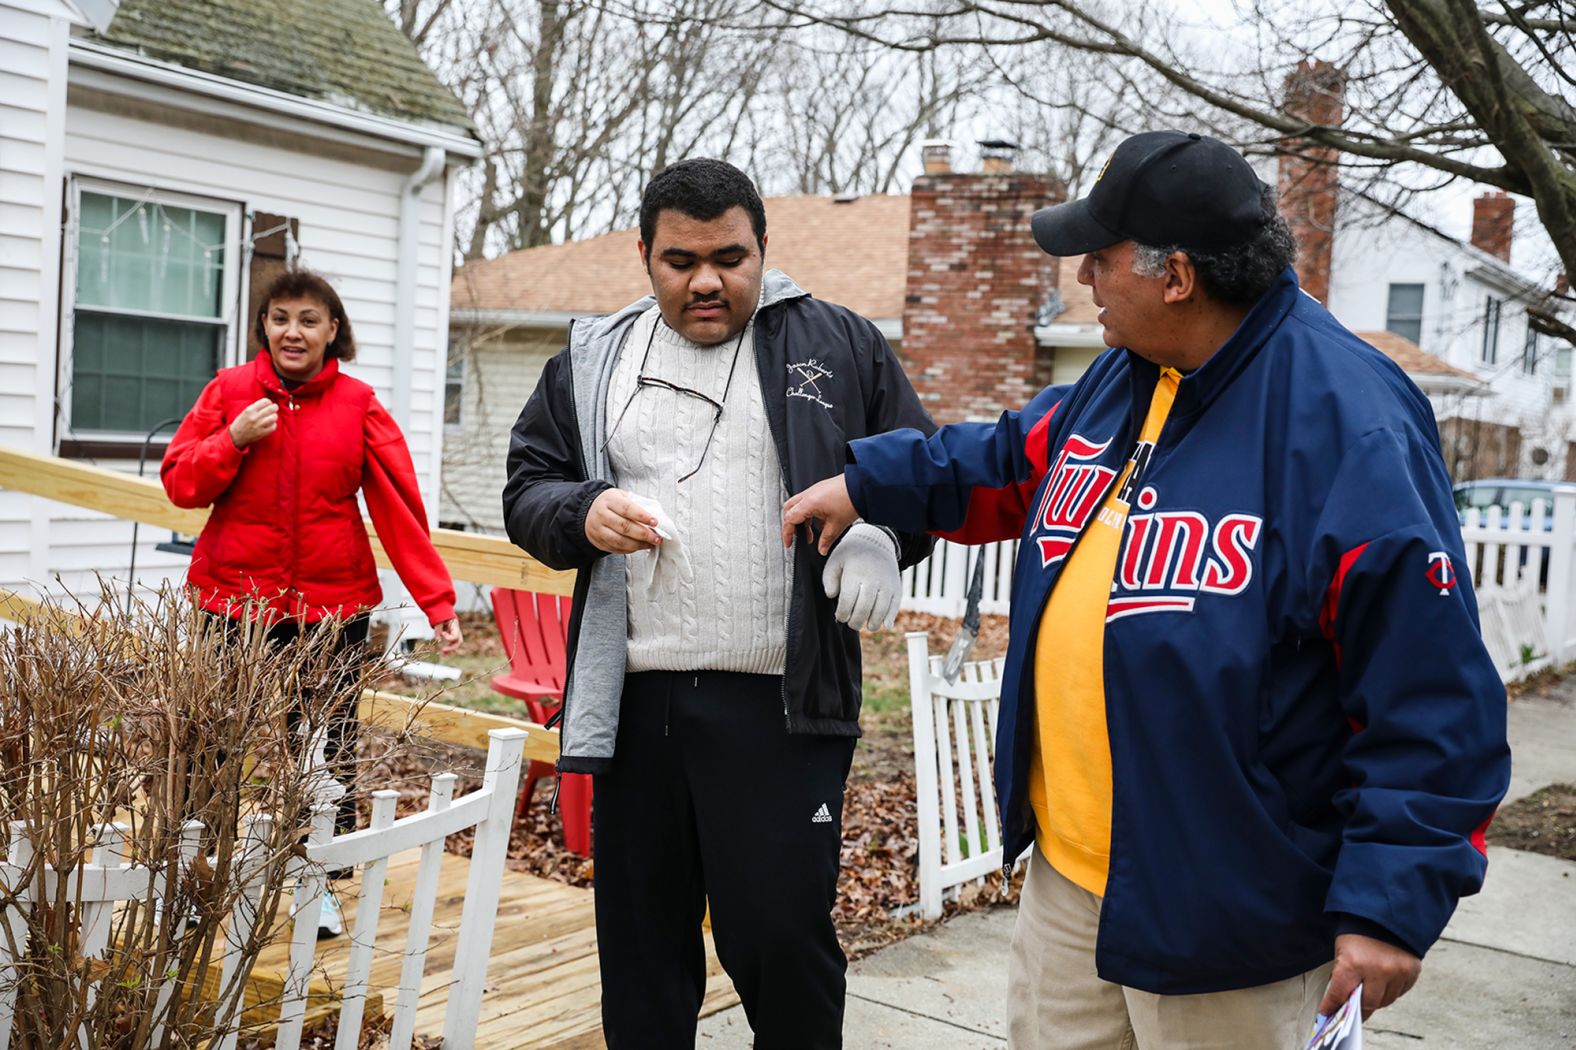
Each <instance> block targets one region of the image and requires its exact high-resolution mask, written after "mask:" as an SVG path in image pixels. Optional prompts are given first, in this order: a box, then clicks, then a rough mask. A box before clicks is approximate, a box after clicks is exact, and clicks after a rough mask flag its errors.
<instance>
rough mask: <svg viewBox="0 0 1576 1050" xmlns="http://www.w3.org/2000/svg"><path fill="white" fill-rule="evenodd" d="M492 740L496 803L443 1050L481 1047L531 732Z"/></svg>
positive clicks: (458, 951)
mask: <svg viewBox="0 0 1576 1050" xmlns="http://www.w3.org/2000/svg"><path fill="white" fill-rule="evenodd" d="M487 736H488V744H487V773H486V776H485V778H484V779H483V781H482V790H483V791H489V790H490V791H491V793H492V798H491V804H490V806H489V807H488V810H487V816H486V817H484V818H483V819H482V821H481V823H480V824H478V825H476V844H475V845H474V846H473V847H472V850H471V874H470V882H469V883H468V884H467V886H466V889H465V909H464V911H463V912H461V914H460V934H459V939H458V940H457V941H456V942H455V945H454V983H453V984H452V985H450V986H449V1005H448V1012H447V1013H446V1014H445V1015H444V1018H443V1050H474V1047H475V1046H476V1026H477V1024H478V1022H480V1020H481V1013H482V992H483V990H484V989H485V987H486V983H487V955H488V953H489V952H491V951H492V938H493V924H494V922H495V921H496V919H497V917H498V891H499V887H500V883H501V881H502V879H503V865H504V860H505V859H506V858H507V857H508V855H509V832H510V831H511V830H512V829H513V827H514V804H515V791H516V789H517V788H518V786H519V783H520V756H521V752H522V751H523V750H524V748H525V737H526V732H525V730H523V729H494V730H492V731H491V732H490V733H488V734H487Z"/></svg>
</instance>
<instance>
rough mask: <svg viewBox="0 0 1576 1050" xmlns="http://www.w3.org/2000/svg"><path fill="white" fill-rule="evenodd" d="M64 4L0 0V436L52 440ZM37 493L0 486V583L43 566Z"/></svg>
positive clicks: (39, 442) (31, 443)
mask: <svg viewBox="0 0 1576 1050" xmlns="http://www.w3.org/2000/svg"><path fill="white" fill-rule="evenodd" d="M67 18H68V12H67V11H66V9H65V8H64V7H63V6H62V5H60V4H57V3H54V2H52V0H44V2H41V0H0V444H3V445H5V446H7V447H10V448H17V449H23V450H26V451H29V452H35V453H40V454H44V453H47V452H48V451H49V448H50V438H51V433H50V428H51V425H52V416H51V413H52V408H53V405H52V402H51V400H50V397H49V393H50V391H51V389H52V388H53V386H54V376H55V356H54V354H55V336H56V326H57V318H56V303H57V302H58V298H57V295H56V290H57V285H56V280H57V274H58V268H59V258H60V235H59V230H60V174H61V150H62V136H61V132H60V126H59V122H58V118H57V119H52V118H51V114H57V113H58V111H59V109H62V108H64V106H65V97H66V51H67V42H68V39H69V32H70V24H69V22H68V21H67ZM46 526H47V521H46V515H45V512H44V510H43V509H42V508H41V506H40V501H38V500H34V499H32V498H31V497H28V496H23V495H20V494H18V493H14V492H0V586H7V585H9V586H15V585H17V584H20V583H22V582H24V581H26V580H30V579H35V578H38V577H40V576H42V575H43V573H44V571H45V565H46V562H45V559H44V558H43V556H42V554H41V553H38V545H39V543H40V542H41V540H42V537H43V536H44V535H45V532H46Z"/></svg>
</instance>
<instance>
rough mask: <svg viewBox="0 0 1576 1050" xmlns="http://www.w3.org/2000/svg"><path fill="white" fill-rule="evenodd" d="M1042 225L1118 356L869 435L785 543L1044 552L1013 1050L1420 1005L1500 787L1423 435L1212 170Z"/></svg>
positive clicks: (1181, 160)
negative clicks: (1009, 397)
mask: <svg viewBox="0 0 1576 1050" xmlns="http://www.w3.org/2000/svg"><path fill="white" fill-rule="evenodd" d="M1033 228H1034V234H1035V236H1036V238H1037V240H1038V241H1039V244H1040V246H1041V247H1042V248H1044V249H1045V250H1046V251H1047V252H1049V253H1050V254H1052V255H1059V256H1072V255H1082V256H1083V260H1082V263H1081V265H1080V268H1079V272H1078V279H1079V281H1080V282H1081V283H1084V284H1086V285H1089V286H1090V287H1091V288H1092V289H1093V293H1094V301H1095V303H1096V305H1097V306H1099V307H1100V308H1101V311H1100V321H1101V323H1102V325H1103V327H1104V336H1105V341H1106V343H1107V344H1108V345H1109V346H1110V347H1111V348H1112V349H1110V350H1108V351H1106V352H1105V353H1104V354H1103V355H1102V356H1101V357H1100V358H1099V359H1098V360H1096V361H1095V363H1094V364H1093V365H1092V366H1091V367H1090V369H1089V371H1088V372H1087V373H1086V374H1085V375H1084V376H1083V377H1082V378H1081V379H1080V380H1079V381H1078V382H1077V384H1075V385H1074V386H1072V387H1070V388H1053V389H1050V390H1047V391H1045V392H1043V393H1042V394H1040V395H1039V396H1037V397H1036V398H1035V399H1034V400H1033V401H1031V402H1030V403H1029V404H1028V405H1026V406H1025V407H1024V408H1023V409H1021V410H1019V411H1011V412H1007V413H1006V414H1004V415H1003V416H1002V417H1001V419H1000V420H999V421H998V422H996V423H980V424H957V425H952V426H946V427H942V428H941V429H940V430H939V431H937V432H936V433H935V434H934V435H929V436H927V435H925V434H923V433H920V432H917V431H902V432H896V433H892V434H885V435H879V436H874V437H868V438H864V439H858V440H852V441H850V443H849V457H850V465H849V466H848V467H847V468H846V469H845V470H844V472H843V474H842V476H841V477H838V478H834V479H831V480H828V481H826V482H822V483H820V484H818V485H816V486H814V487H812V488H811V489H809V490H808V491H806V492H804V493H801V494H799V495H798V496H795V497H794V498H792V499H790V500H789V501H788V503H787V505H786V507H785V514H784V525H783V532H784V539H785V542H786V541H787V540H788V539H790V538H791V537H792V536H793V535H794V533H795V531H796V530H798V529H800V528H802V526H803V525H804V524H805V523H806V522H809V521H811V520H812V519H819V520H821V521H822V522H823V523H824V527H823V529H822V533H821V537H822V538H821V543H822V545H823V546H826V545H828V544H830V543H831V542H833V541H834V540H835V539H836V537H837V536H838V535H839V533H840V531H841V529H842V528H843V527H844V526H845V525H846V524H847V523H848V522H850V521H852V520H853V519H854V518H855V517H856V516H863V518H864V519H865V520H867V521H869V522H877V523H880V524H884V525H888V526H891V527H893V528H896V529H909V530H921V529H923V530H931V531H935V532H938V533H941V534H945V535H947V536H949V537H950V538H953V539H956V540H960V541H962V542H966V543H982V542H987V541H991V540H1001V539H1013V538H1015V539H1018V540H1019V547H1018V557H1017V564H1016V567H1015V576H1014V580H1013V589H1012V613H1011V624H1010V632H1011V635H1010V645H1009V651H1008V655H1007V660H1006V667H1005V670H1004V675H1003V679H1002V698H1001V712H1000V738H999V740H998V744H997V751H996V781H997V797H998V799H999V800H1000V804H1001V808H1002V820H1003V841H1004V844H1005V856H1006V857H1007V858H1008V859H1009V862H1010V861H1011V859H1012V858H1016V857H1017V856H1018V855H1019V854H1020V853H1021V852H1022V851H1023V850H1025V849H1026V848H1031V847H1032V851H1033V855H1032V858H1031V861H1030V866H1029V873H1028V879H1027V883H1026V885H1025V888H1024V892H1023V899H1022V903H1021V906H1020V911H1019V917H1018V924H1017V931H1016V934H1015V937H1014V944H1013V950H1012V956H1011V964H1010V968H1009V996H1008V1001H1009V1004H1010V1005H1009V1019H1008V1020H1009V1040H1010V1044H1011V1045H1012V1046H1013V1047H1015V1048H1018V1050H1030V1048H1033V1050H1085V1048H1088V1050H1093V1048H1111V1050H1118V1048H1130V1047H1133V1046H1135V1045H1136V1046H1138V1047H1141V1048H1143V1050H1180V1048H1191V1047H1205V1046H1207V1047H1211V1048H1240V1050H1292V1048H1298V1047H1300V1046H1301V1045H1302V1040H1304V1039H1305V1038H1306V1037H1307V1035H1308V1033H1309V1030H1310V1028H1311V1025H1312V1021H1313V1018H1314V1015H1315V1013H1316V1012H1321V1013H1326V1014H1328V1013H1331V1012H1333V1011H1334V1009H1335V1008H1336V1007H1338V1006H1339V1005H1340V1004H1341V1003H1342V1002H1343V1001H1344V1000H1345V999H1347V998H1348V997H1349V996H1350V995H1351V994H1352V993H1353V992H1354V990H1355V989H1356V987H1357V986H1358V985H1359V984H1361V985H1362V989H1363V991H1362V1007H1363V1009H1364V1012H1365V1013H1370V1012H1372V1011H1373V1010H1375V1009H1378V1008H1380V1007H1383V1006H1385V1005H1387V1004H1389V1003H1390V1002H1392V1001H1393V1000H1394V999H1396V998H1397V997H1398V996H1400V995H1402V994H1403V993H1404V992H1405V991H1406V990H1407V989H1408V988H1410V987H1411V985H1412V983H1413V982H1414V981H1415V980H1416V979H1417V976H1418V974H1419V971H1420V967H1421V959H1422V956H1423V955H1424V953H1425V952H1427V951H1428V949H1429V947H1430V946H1431V945H1432V944H1433V943H1434V941H1435V940H1436V939H1437V938H1438V937H1439V935H1440V932H1441V931H1442V930H1443V929H1444V927H1445V924H1446V922H1447V921H1448V920H1449V918H1450V916H1451V913H1452V911H1453V910H1454V909H1455V906H1456V902H1457V901H1458V899H1459V898H1461V897H1462V896H1464V895H1467V894H1470V893H1474V892H1476V891H1477V890H1478V888H1479V887H1480V886H1481V884H1482V881H1483V877H1484V873H1485V870H1486V867H1487V858H1486V853H1485V849H1484V842H1483V834H1484V829H1485V828H1486V826H1487V824H1488V822H1489V819H1490V818H1491V816H1492V814H1493V812H1494V808H1495V806H1496V805H1497V804H1498V802H1499V801H1500V799H1501V798H1502V797H1503V795H1504V792H1505V790H1506V787H1507V785H1508V783H1509V775H1510V756H1509V749H1508V747H1507V745H1506V740H1505V715H1506V712H1505V705H1506V698H1505V690H1504V686H1503V684H1502V683H1501V681H1500V679H1499V676H1498V675H1497V673H1496V671H1495V668H1494V666H1493V664H1492V661H1491V660H1490V659H1489V656H1488V654H1487V652H1486V651H1485V649H1484V647H1483V644H1482V641H1481V638H1480V636H1479V629H1478V622H1477V607H1476V602H1475V599H1474V597H1473V593H1472V588H1471V584H1470V582H1469V581H1468V578H1467V576H1466V575H1465V565H1466V563H1465V556H1464V554H1463V551H1462V543H1461V530H1460V527H1459V525H1458V523H1457V519H1456V513H1455V508H1454V505H1453V501H1452V498H1451V489H1450V479H1449V476H1448V475H1447V473H1446V470H1445V466H1444V462H1443V459H1442V457H1441V455H1440V451H1439V437H1438V431H1437V428H1436V425H1435V423H1434V419H1433V413H1432V411H1431V410H1430V407H1429V404H1428V402H1427V400H1426V399H1425V398H1424V397H1423V395H1422V394H1421V393H1419V391H1418V390H1417V389H1416V387H1414V386H1413V385H1412V384H1411V382H1410V381H1408V380H1407V378H1406V377H1405V375H1404V374H1403V373H1402V371H1401V369H1400V368H1398V367H1397V366H1396V365H1395V364H1394V363H1392V362H1391V361H1390V360H1388V359H1387V358H1386V357H1384V356H1383V355H1382V354H1380V353H1379V352H1378V351H1376V350H1375V349H1373V348H1372V347H1370V346H1368V345H1367V344H1365V343H1363V342H1362V341H1361V340H1359V339H1358V338H1357V337H1356V336H1354V335H1352V334H1351V333H1350V332H1348V331H1347V330H1346V329H1344V328H1342V327H1341V325H1340V324H1339V323H1337V322H1336V321H1335V319H1334V318H1332V317H1331V316H1330V314H1329V313H1328V312H1327V311H1326V310H1325V309H1324V308H1323V307H1322V306H1320V304H1319V303H1317V302H1316V301H1314V300H1313V299H1312V298H1310V297H1309V296H1308V295H1306V294H1304V293H1303V292H1302V291H1301V290H1300V289H1299V288H1298V285H1297V278H1296V275H1295V273H1294V272H1293V270H1292V269H1291V266H1290V264H1291V262H1292V260H1293V258H1294V257H1295V251H1296V249H1295V244H1294V243H1293V240H1292V238H1291V235H1290V232H1289V231H1288V229H1287V227H1286V224H1285V222H1284V220H1283V219H1282V218H1281V217H1280V216H1279V215H1278V214H1277V213H1276V210H1275V207H1274V202H1273V196H1272V193H1271V191H1270V190H1269V188H1268V187H1266V186H1264V185H1263V184H1262V183H1260V181H1259V180H1258V178H1257V177H1256V176H1255V175H1254V173H1253V171H1252V169H1251V168H1250V167H1249V166H1248V164H1247V162H1246V161H1245V160H1243V158H1242V157H1241V156H1240V155H1239V154H1237V153H1236V152H1235V151H1234V150H1232V149H1230V148H1229V147H1227V146H1226V145H1225V144H1223V143H1220V142H1217V141H1215V140H1212V139H1208V138H1204V137H1202V136H1199V135H1186V134H1182V133H1179V132H1151V133H1146V134H1142V135H1137V136H1134V137H1133V138H1130V139H1128V140H1127V141H1125V142H1124V143H1122V144H1121V145H1120V146H1118V147H1117V149H1116V151H1115V153H1114V154H1113V156H1112V157H1111V159H1110V161H1109V163H1108V164H1107V165H1106V168H1105V169H1104V170H1103V171H1102V173H1101V176H1100V178H1099V179H1098V180H1097V181H1096V183H1095V185H1094V186H1093V188H1092V189H1091V191H1090V193H1089V195H1088V196H1087V197H1086V198H1085V199H1082V200H1078V201H1073V202H1070V203H1068V204H1064V205H1060V206H1058V207H1055V208H1049V209H1046V210H1044V211H1041V212H1039V213H1038V214H1036V216H1035V217H1034V221H1033ZM1458 573H1459V574H1458Z"/></svg>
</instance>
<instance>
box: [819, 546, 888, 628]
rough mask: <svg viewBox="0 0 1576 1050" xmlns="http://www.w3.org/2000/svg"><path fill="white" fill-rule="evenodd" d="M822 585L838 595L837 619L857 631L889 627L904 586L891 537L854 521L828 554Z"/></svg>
mask: <svg viewBox="0 0 1576 1050" xmlns="http://www.w3.org/2000/svg"><path fill="white" fill-rule="evenodd" d="M821 587H822V588H823V589H824V590H825V591H826V596H827V597H828V598H836V599H837V622H838V623H844V624H847V625H848V626H849V627H852V628H853V629H854V630H856V631H857V630H860V629H861V628H868V629H869V630H872V631H874V630H877V629H878V628H882V627H891V626H892V621H894V620H896V619H897V606H898V599H899V598H900V597H901V593H902V590H903V577H902V574H901V573H899V571H898V567H897V547H896V545H895V544H894V543H893V541H892V537H891V536H889V535H888V534H887V533H886V532H885V531H883V530H881V529H879V528H877V527H876V526H874V525H871V524H870V523H869V522H864V521H856V522H854V524H853V525H851V526H850V527H849V529H848V531H847V532H846V533H845V534H844V535H843V538H842V539H840V540H838V542H837V546H835V547H833V548H832V553H831V554H829V555H827V557H826V568H825V570H823V571H822V573H821Z"/></svg>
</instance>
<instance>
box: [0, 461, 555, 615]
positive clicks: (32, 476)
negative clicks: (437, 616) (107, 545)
mask: <svg viewBox="0 0 1576 1050" xmlns="http://www.w3.org/2000/svg"><path fill="white" fill-rule="evenodd" d="M0 489H11V490H12V491H15V492H26V493H29V494H31V495H34V496H43V497H44V498H45V499H52V500H55V501H56V502H59V503H69V504H71V505H72V506H74V507H83V508H85V509H87V510H96V511H99V512H101V513H103V514H108V515H110V516H111V517H114V518H122V519H124V520H126V521H140V522H141V523H142V524H144V525H157V526H160V527H163V528H167V529H173V530H175V531H176V532H182V533H187V534H196V533H198V532H201V531H202V527H203V523H204V522H206V521H207V520H208V511H207V510H206V509H203V510H183V509H181V508H180V507H177V506H175V505H174V504H173V503H171V502H170V501H169V498H168V497H167V496H165V494H164V487H163V486H162V485H160V484H159V483H158V482H157V481H155V480H153V479H152V478H139V477H135V476H133V475H130V474H119V473H116V472H115V471H113V470H105V469H104V468H103V467H93V466H88V465H87V464H85V463H75V462H72V461H71V460H66V459H60V458H58V457H56V456H39V455H34V454H33V453H31V452H23V451H21V450H20V449H14V448H5V447H3V446H0ZM367 532H368V534H369V535H370V536H371V537H372V553H373V555H374V556H375V557H376V558H377V561H378V564H379V565H380V566H382V567H383V568H385V569H389V568H393V563H392V562H390V561H389V559H388V554H387V553H386V552H385V551H384V550H383V545H382V543H380V542H379V541H378V538H377V531H376V530H375V529H374V528H373V527H372V522H371V521H368V522H367ZM432 544H433V546H434V547H436V548H437V549H438V554H439V555H440V556H441V557H442V558H443V563H444V564H445V565H447V566H448V567H449V575H450V576H452V577H453V578H454V579H456V580H465V581H469V582H471V583H490V584H498V585H501V586H504V587H517V588H520V589H521V590H527V591H545V592H547V593H549V594H570V593H572V592H573V591H574V582H575V574H574V573H572V572H559V571H557V570H555V569H549V568H548V567H547V566H545V565H543V564H542V563H541V562H539V561H537V560H535V559H534V558H531V557H528V556H527V555H525V554H524V553H522V552H521V551H520V549H519V548H518V547H516V546H515V545H514V544H512V543H510V542H509V541H508V540H502V539H499V538H498V537H496V536H482V535H478V534H477V533H473V532H457V531H455V530H454V529H433V530H432Z"/></svg>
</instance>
